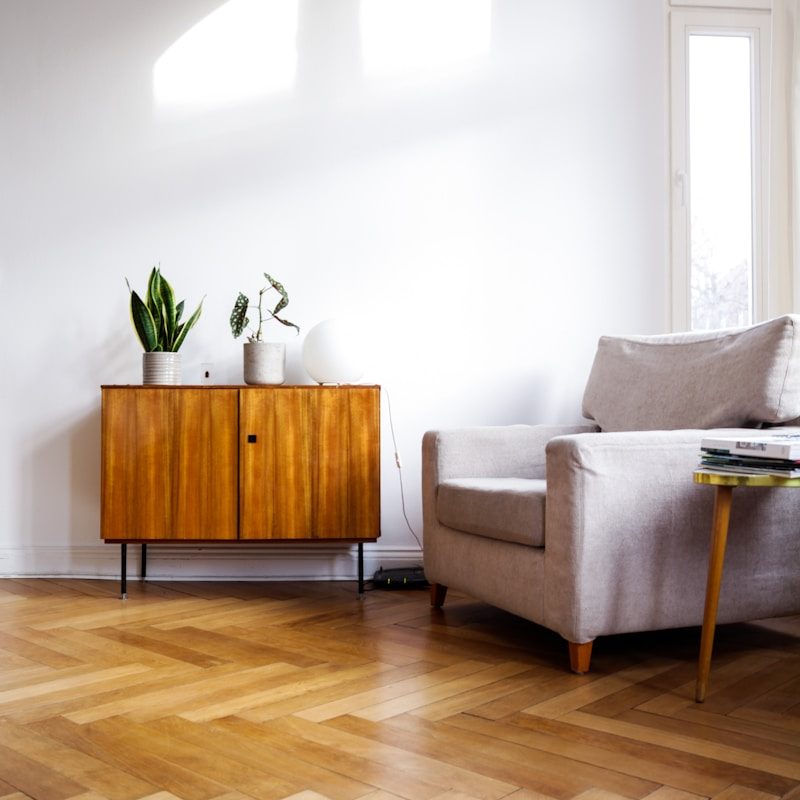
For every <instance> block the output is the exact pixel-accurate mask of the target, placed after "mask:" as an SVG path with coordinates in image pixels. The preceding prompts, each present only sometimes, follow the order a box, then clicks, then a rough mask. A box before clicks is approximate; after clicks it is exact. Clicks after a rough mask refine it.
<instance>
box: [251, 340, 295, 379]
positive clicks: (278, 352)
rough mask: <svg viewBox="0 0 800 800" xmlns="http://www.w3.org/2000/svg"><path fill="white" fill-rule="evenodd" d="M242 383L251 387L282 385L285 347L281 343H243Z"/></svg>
mask: <svg viewBox="0 0 800 800" xmlns="http://www.w3.org/2000/svg"><path fill="white" fill-rule="evenodd" d="M243 347H244V382H245V383H247V384H250V385H251V386H263V385H267V384H278V383H283V381H284V380H285V370H286V345H285V344H284V343H283V342H245V343H244V345H243Z"/></svg>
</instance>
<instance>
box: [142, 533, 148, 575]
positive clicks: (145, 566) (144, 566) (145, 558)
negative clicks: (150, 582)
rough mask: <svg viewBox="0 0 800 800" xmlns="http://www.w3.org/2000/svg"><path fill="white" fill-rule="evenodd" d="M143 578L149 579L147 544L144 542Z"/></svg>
mask: <svg viewBox="0 0 800 800" xmlns="http://www.w3.org/2000/svg"><path fill="white" fill-rule="evenodd" d="M142 580H143V581H144V580H147V545H146V544H145V543H144V542H142Z"/></svg>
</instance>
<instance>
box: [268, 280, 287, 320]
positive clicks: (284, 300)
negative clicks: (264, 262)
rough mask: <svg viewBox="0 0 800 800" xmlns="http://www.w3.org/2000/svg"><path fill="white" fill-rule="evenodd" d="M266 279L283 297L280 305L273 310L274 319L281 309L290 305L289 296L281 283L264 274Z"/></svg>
mask: <svg viewBox="0 0 800 800" xmlns="http://www.w3.org/2000/svg"><path fill="white" fill-rule="evenodd" d="M264 277H265V278H266V279H267V280H268V281H269V282H270V284H272V288H273V289H275V291H276V292H277V293H278V294H279V295H280V296H281V299H280V300H278V305H276V306H275V308H274V309H272V316H273V317H274V316H275V315H276V314H277V313H278V312H279V311H280V310H281V309H283V308H286V306H288V305H289V295H288V294H287V293H286V289H284V288H283V284H282V283H279V282H278V281H276V280H275V278H273V277H271V276H270V275H267V273H266V272H265V273H264ZM284 324H285V323H284Z"/></svg>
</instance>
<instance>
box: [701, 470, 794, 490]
mask: <svg viewBox="0 0 800 800" xmlns="http://www.w3.org/2000/svg"><path fill="white" fill-rule="evenodd" d="M694 482H695V483H704V484H706V485H708V486H767V487H770V486H771V487H779V486H788V487H792V486H796V487H800V478H782V477H781V476H780V475H745V474H743V473H739V472H712V471H711V470H704V469H698V470H696V471H695V473H694Z"/></svg>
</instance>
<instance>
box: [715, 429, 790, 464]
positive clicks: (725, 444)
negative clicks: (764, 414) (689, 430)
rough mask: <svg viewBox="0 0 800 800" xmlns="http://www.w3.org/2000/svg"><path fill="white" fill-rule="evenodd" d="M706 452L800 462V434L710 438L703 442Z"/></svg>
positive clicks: (754, 434)
mask: <svg viewBox="0 0 800 800" xmlns="http://www.w3.org/2000/svg"><path fill="white" fill-rule="evenodd" d="M700 449H701V450H703V451H704V452H706V451H707V452H712V453H720V454H727V455H731V456H750V457H757V458H773V459H781V460H789V461H798V460H800V433H773V432H770V433H765V432H763V431H762V432H761V433H755V432H754V433H753V434H752V436H751V435H746V436H709V437H706V438H704V439H702V440H701V442H700Z"/></svg>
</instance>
